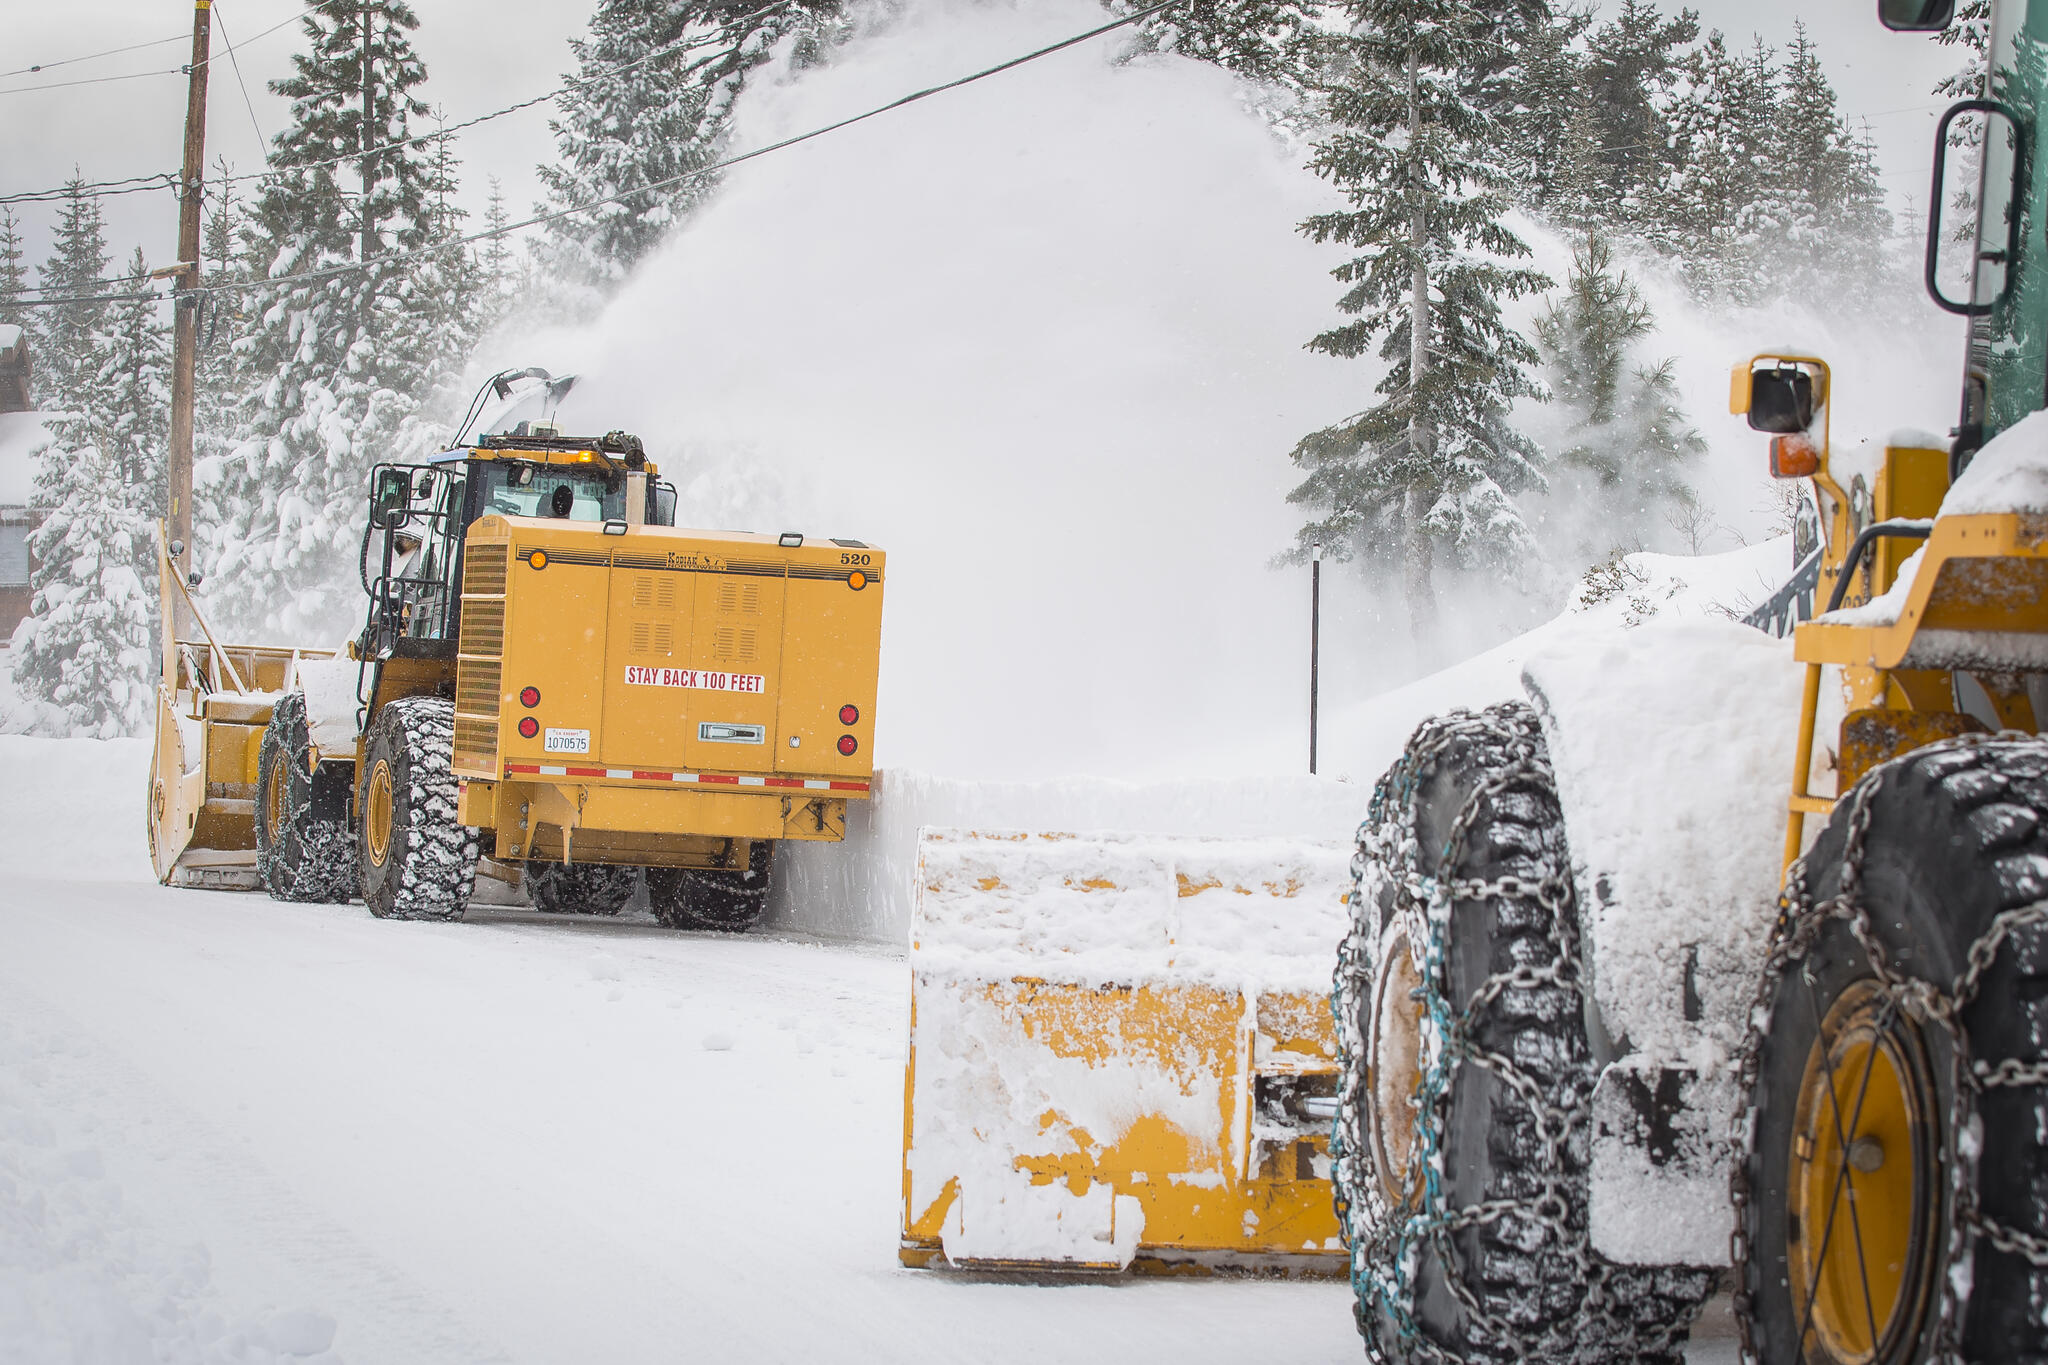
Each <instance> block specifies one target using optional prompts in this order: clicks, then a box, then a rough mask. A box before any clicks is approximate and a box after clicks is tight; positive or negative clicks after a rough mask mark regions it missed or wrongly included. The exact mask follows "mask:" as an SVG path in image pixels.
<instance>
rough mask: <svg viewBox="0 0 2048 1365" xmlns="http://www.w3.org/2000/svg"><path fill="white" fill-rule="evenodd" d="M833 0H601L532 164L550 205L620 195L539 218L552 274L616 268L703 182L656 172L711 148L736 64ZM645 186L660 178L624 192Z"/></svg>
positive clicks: (637, 253)
mask: <svg viewBox="0 0 2048 1365" xmlns="http://www.w3.org/2000/svg"><path fill="white" fill-rule="evenodd" d="M838 9H839V6H838V0H795V3H791V4H779V5H763V6H749V7H746V8H743V9H742V8H736V7H732V6H729V5H727V4H724V3H721V0H601V2H600V3H599V5H598V7H597V12H596V13H594V14H593V15H591V18H590V31H589V34H588V36H586V37H583V38H577V39H573V40H571V42H570V44H569V49H570V51H571V52H572V53H573V54H574V55H575V58H576V67H577V73H578V74H577V77H576V78H575V79H573V80H572V81H571V82H570V84H569V89H568V91H567V93H565V94H564V95H562V96H561V99H560V105H561V116H560V117H559V118H556V119H554V120H552V121H550V122H549V124H548V127H549V129H550V130H551V131H552V132H553V133H554V135H555V141H556V144H557V146H558V147H559V148H560V155H559V157H558V158H557V160H556V162H555V163H554V164H551V165H543V166H541V167H540V168H539V169H540V176H541V180H542V183H544V184H545V185H546V186H547V190H548V199H549V204H550V206H551V207H555V208H566V207H569V206H572V205H578V204H594V203H596V202H597V201H598V200H610V199H612V198H614V197H615V196H620V195H623V196H625V197H624V198H623V199H619V200H618V202H615V203H605V204H602V205H600V206H598V207H596V208H594V209H592V210H591V211H590V212H588V213H577V214H572V215H570V216H569V217H567V218H562V219H558V220H556V221H555V222H554V223H551V224H549V226H548V242H549V248H548V250H549V257H550V260H551V263H552V264H553V266H554V268H555V270H556V272H557V274H558V275H560V276H563V277H566V278H567V279H568V280H570V281H573V282H575V283H578V284H581V285H584V286H589V287H598V286H605V285H609V284H612V283H615V282H616V281H618V280H620V279H622V278H624V277H625V275H626V272H627V271H629V270H631V269H632V268H633V266H634V265H635V264H637V263H638V262H639V261H640V259H641V258H642V257H643V256H645V255H646V254H647V253H648V251H649V250H651V249H652V248H653V246H654V244H655V243H656V242H658V241H660V240H661V237H662V234H663V233H665V232H667V231H668V229H669V227H670V225H672V224H673V223H675V222H676V221H678V220H679V219H681V218H682V217H683V216H684V215H686V214H687V213H688V212H689V211H690V210H691V209H692V208H693V207H694V206H695V205H697V204H698V203H700V202H701V201H702V200H703V199H704V197H705V196H706V195H708V194H709V193H710V192H711V190H712V188H713V186H714V181H713V179H712V177H710V176H695V177H691V178H688V179H684V180H681V181H680V182H679V183H673V184H671V183H667V182H670V181H673V180H675V179H676V177H679V176H685V175H687V174H688V173H689V172H691V171H694V170H697V169H698V168H700V167H702V166H705V165H707V164H709V163H710V162H712V161H714V160H716V159H717V153H718V149H719V147H720V145H721V143H722V141H723V139H724V136H725V132H726V128H727V125H728V123H729V121H730V118H731V114H732V107H733V102H734V101H735V100H736V99H737V98H738V97H739V93H740V90H741V89H742V87H743V86H744V84H745V82H746V78H747V73H748V72H750V71H751V70H752V69H753V68H755V67H757V66H759V65H760V64H761V63H762V62H765V61H766V60H767V59H768V56H769V53H770V52H771V50H772V49H773V48H774V47H775V46H776V44H778V43H779V42H781V41H782V40H783V39H784V38H786V37H789V36H790V35H792V34H794V35H797V37H798V40H799V43H800V44H802V43H803V42H804V41H805V40H806V39H807V38H808V39H809V40H810V41H812V42H813V43H815V42H816V41H817V40H818V38H819V35H820V34H821V33H822V32H823V31H824V30H825V29H826V28H827V27H828V26H829V25H830V24H831V23H832V22H833V20H834V18H835V17H836V15H837V14H838ZM798 55H799V57H800V58H801V57H802V56H803V53H802V52H801V51H800V52H799V54H798ZM646 186H660V188H655V189H645V190H644V192H641V193H634V192H633V191H640V190H642V189H643V187H646Z"/></svg>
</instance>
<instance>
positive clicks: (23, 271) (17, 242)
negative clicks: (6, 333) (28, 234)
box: [0, 204, 40, 352]
mask: <svg viewBox="0 0 2048 1365" xmlns="http://www.w3.org/2000/svg"><path fill="white" fill-rule="evenodd" d="M24 255H25V253H24V252H23V250H22V245H21V225H20V223H19V222H17V221H16V219H15V217H14V209H13V206H11V205H7V204H0V325H5V324H10V323H11V324H12V325H14V326H16V327H19V328H21V329H22V331H24V332H26V333H28V335H29V349H30V351H31V352H34V351H36V350H37V349H38V348H39V346H40V343H39V342H37V341H36V339H35V328H34V326H33V325H32V324H31V323H30V321H29V314H31V313H33V312H35V311H36V310H35V309H33V308H23V307H21V306H20V305H19V304H17V303H16V302H15V300H17V299H19V298H20V297H21V296H22V295H23V294H26V293H27V292H28V267H27V265H26V264H24V263H23V256H24Z"/></svg>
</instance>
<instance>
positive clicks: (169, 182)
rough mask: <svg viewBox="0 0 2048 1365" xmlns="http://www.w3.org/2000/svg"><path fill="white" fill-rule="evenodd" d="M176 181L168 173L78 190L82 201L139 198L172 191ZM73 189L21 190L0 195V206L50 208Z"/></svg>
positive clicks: (85, 186) (89, 186)
mask: <svg viewBox="0 0 2048 1365" xmlns="http://www.w3.org/2000/svg"><path fill="white" fill-rule="evenodd" d="M177 187H178V177H177V176H175V175H172V174H171V173H170V172H168V171H159V172H157V173H156V174H155V175H131V176H129V177H128V178H127V179H125V180H102V181H98V182H94V183H91V184H82V185H79V186H78V187H77V191H76V192H77V194H78V197H79V198H81V199H105V198H107V197H108V196H110V195H116V194H138V193H141V192H142V191H144V190H174V189H176V188H177ZM72 193H73V189H72V187H71V186H69V185H59V186H57V187H56V188H55V189H48V190H23V191H21V192H20V193H19V194H0V204H51V203H60V202H62V201H64V200H66V199H69V198H71V196H72Z"/></svg>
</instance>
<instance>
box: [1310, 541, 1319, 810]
mask: <svg viewBox="0 0 2048 1365" xmlns="http://www.w3.org/2000/svg"><path fill="white" fill-rule="evenodd" d="M1322 655H1323V544H1322V542H1321V541H1317V542H1316V546H1315V549H1314V551H1313V552H1311V554H1310V555H1309V561H1308V770H1309V774H1310V775H1311V776H1313V775H1314V774H1315V770H1316V690H1317V684H1318V682H1319V681H1320V679H1319V678H1318V677H1317V675H1318V674H1319V673H1320V672H1321V671H1322V662H1323V659H1322Z"/></svg>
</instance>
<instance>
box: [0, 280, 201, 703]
mask: <svg viewBox="0 0 2048 1365" xmlns="http://www.w3.org/2000/svg"><path fill="white" fill-rule="evenodd" d="M148 274H149V267H148V266H147V265H146V264H145V263H144V261H143V258H142V252H141V251H140V250H138V251H137V252H136V253H135V256H134V259H133V260H132V261H131V262H130V264H129V268H128V278H129V280H131V281H133V282H135V283H137V284H140V283H142V282H143V281H144V280H146V279H147V277H148ZM104 343H105V344H104V355H103V358H102V360H101V363H100V366H99V368H98V370H97V372H96V373H95V374H94V376H93V379H92V381H91V382H90V383H89V384H87V385H84V386H81V391H82V392H83V393H84V394H85V395H86V397H87V402H86V403H85V405H84V406H83V407H82V408H81V409H78V410H73V411H70V412H67V413H66V414H64V415H63V416H61V417H59V418H57V419H56V420H55V421H54V422H53V423H52V430H51V437H52V441H51V445H50V447H49V448H48V449H47V450H46V451H45V452H44V454H43V457H42V466H41V468H40V470H39V471H38V474H37V481H36V482H37V504H38V505H39V506H40V507H43V508H44V509H46V511H45V516H44V519H43V521H42V524H41V525H39V526H38V527H37V528H36V530H35V531H34V532H33V533H32V535H31V537H30V541H29V544H30V549H31V550H32V551H33V553H34V556H35V569H34V572H33V574H32V575H31V584H30V586H31V590H32V591H31V602H30V614H29V617H28V619H27V620H26V621H24V622H23V624H22V626H21V628H20V629H19V630H18V631H17V633H16V635H15V637H14V658H15V664H14V676H15V679H16V682H17V684H18V685H19V686H20V687H21V688H22V690H23V691H24V692H25V693H27V694H28V695H29V696H31V697H34V698H36V699H38V700H41V701H44V702H47V703H49V704H50V705H52V706H55V707H56V708H58V710H59V711H60V713H61V714H62V715H63V717H64V719H65V722H66V723H67V724H68V725H69V726H70V727H71V728H72V729H73V730H74V731H75V732H78V733H83V734H92V735H100V736H103V737H104V736H112V735H118V734H133V733H136V732H137V731H139V730H141V729H142V728H143V726H144V725H145V724H146V723H147V722H148V719H149V715H150V708H151V705H152V702H153V700H154V681H153V675H152V672H151V668H150V649H151V633H152V631H153V629H154V627H155V623H156V605H155V596H156V592H155V588H156V585H155V577H154V574H153V572H152V570H153V567H154V565H155V561H156V551H155V541H154V539H153V531H152V526H153V524H154V520H155V518H156V516H157V515H158V513H159V511H160V509H161V508H162V506H163V504H164V496H165V494H164V482H165V469H164V460H165V454H166V451H167V449H168V446H169V437H170V345H169V339H168V337H167V336H166V334H165V328H164V325H163V322H162V320H161V319H160V318H159V317H158V316H157V308H156V304H155V302H154V300H152V299H147V298H137V299H129V300H124V301H122V302H121V303H120V304H118V305H117V306H116V307H115V309H114V310H113V313H112V316H111V318H110V319H109V327H108V331H107V333H106V336H105V338H104Z"/></svg>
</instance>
